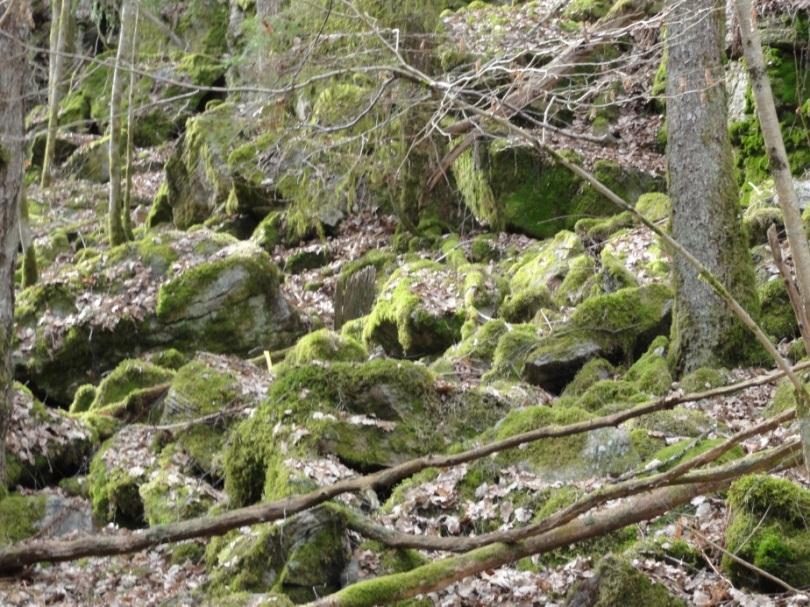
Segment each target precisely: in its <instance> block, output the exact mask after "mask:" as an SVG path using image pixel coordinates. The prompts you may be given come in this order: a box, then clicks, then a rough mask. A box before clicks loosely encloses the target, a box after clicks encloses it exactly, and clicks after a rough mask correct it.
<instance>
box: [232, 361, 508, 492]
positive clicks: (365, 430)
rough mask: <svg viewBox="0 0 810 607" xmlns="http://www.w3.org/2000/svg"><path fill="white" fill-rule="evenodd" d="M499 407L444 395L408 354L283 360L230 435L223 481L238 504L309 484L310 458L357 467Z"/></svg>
mask: <svg viewBox="0 0 810 607" xmlns="http://www.w3.org/2000/svg"><path fill="white" fill-rule="evenodd" d="M506 409H508V405H507V404H505V403H503V402H493V401H492V400H491V399H487V398H486V397H484V396H482V397H474V396H473V395H470V394H464V395H458V396H457V397H454V396H452V395H448V394H444V395H442V394H440V393H439V390H438V388H437V386H436V384H435V380H434V378H433V375H432V374H431V373H430V371H428V369H427V368H425V367H424V366H422V365H418V364H415V363H411V362H406V361H397V360H391V359H383V360H374V361H371V362H366V363H340V362H335V363H331V364H329V365H314V364H307V365H303V366H289V367H286V368H284V369H282V370H280V372H279V375H278V378H277V379H276V381H275V382H274V383H273V385H272V386H271V388H270V391H269V396H268V398H267V399H266V400H265V401H264V402H263V403H262V405H261V406H260V407H259V408H258V410H257V411H256V412H255V413H254V414H253V416H252V417H251V418H250V419H248V420H245V421H244V422H242V423H241V424H240V425H239V426H238V427H237V428H236V429H235V430H234V431H233V433H232V434H231V436H230V439H229V441H228V449H227V452H226V457H225V473H226V475H225V487H226V490H227V491H228V494H229V496H230V497H231V500H232V501H233V502H234V503H237V504H247V503H252V502H254V501H256V500H258V499H260V498H263V499H274V498H278V497H283V496H286V495H289V494H292V493H295V492H300V491H302V490H307V489H310V488H313V486H315V485H316V484H317V483H315V482H314V480H315V479H313V478H311V477H308V476H307V474H306V471H307V469H309V468H310V466H309V465H308V462H311V461H312V460H313V459H317V458H318V457H324V456H332V457H335V458H337V459H338V460H339V461H340V462H341V463H342V464H343V465H344V466H350V467H351V468H354V469H355V470H374V469H378V468H379V467H381V466H390V465H393V464H396V463H400V462H402V461H405V460H407V459H409V458H411V457H414V456H416V455H420V454H424V453H430V452H439V451H441V450H443V449H445V448H446V447H447V446H448V445H449V444H451V443H452V442H453V441H456V440H461V439H462V438H464V437H469V436H471V435H473V434H475V433H477V432H480V431H482V430H483V429H485V428H486V427H488V425H490V424H492V423H494V422H495V420H497V419H498V418H499V417H500V416H501V415H502V414H503V412H504V411H505V410H506ZM333 467H334V464H333Z"/></svg>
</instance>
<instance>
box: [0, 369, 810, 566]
mask: <svg viewBox="0 0 810 607" xmlns="http://www.w3.org/2000/svg"><path fill="white" fill-rule="evenodd" d="M807 368H810V361H805V362H804V363H801V364H799V365H796V366H795V367H794V370H795V371H799V370H802V369H807ZM783 375H784V372H782V371H774V372H770V373H766V374H764V375H760V376H758V377H754V378H751V379H748V380H745V381H742V382H738V383H736V384H730V385H728V386H722V387H719V388H714V389H711V390H705V391H702V392H695V393H691V394H681V395H678V394H675V395H671V396H666V397H663V398H659V399H656V400H653V401H651V402H649V403H644V404H641V405H638V406H636V407H633V408H632V409H629V410H627V411H622V412H619V413H614V414H612V415H606V416H604V417H599V418H595V419H592V420H587V421H584V422H579V423H575V424H570V425H568V426H557V427H553V426H552V427H547V428H539V429H537V430H532V431H529V432H524V433H522V434H517V435H515V436H512V437H509V438H506V439H504V440H501V441H496V442H493V443H489V444H486V445H481V446H479V447H475V448H473V449H470V450H468V451H463V452H461V453H456V454H451V455H427V456H424V457H419V458H416V459H413V460H409V461H407V462H403V463H402V464H399V465H397V466H393V467H391V468H387V469H385V470H380V471H379V472H374V473H372V474H367V475H365V476H359V477H355V478H350V479H346V480H343V481H339V482H337V483H334V484H332V485H328V486H326V487H322V488H320V489H317V490H315V491H312V492H310V493H306V494H303V495H296V496H292V497H289V498H285V499H282V500H277V501H274V502H269V503H259V504H255V505H252V506H246V507H244V508H237V509H235V510H230V511H228V512H224V513H222V514H219V515H216V516H211V517H198V518H193V519H189V520H186V521H180V522H177V523H171V524H167V525H158V526H155V527H150V528H148V529H142V530H137V531H119V532H116V533H113V534H95V535H88V536H84V537H79V538H76V539H73V540H48V541H44V540H35V541H28V542H21V543H19V544H14V545H13V546H10V547H8V548H6V549H4V550H0V573H8V572H14V571H18V570H19V569H21V568H23V567H25V566H27V565H32V564H34V563H39V562H43V561H52V562H57V561H69V560H75V559H78V558H82V557H86V556H109V555H114V554H127V553H130V552H137V551H139V550H145V549H147V548H150V547H152V546H157V545H160V544H168V543H172V542H179V541H183V540H188V539H192V538H198V537H211V536H215V535H222V534H224V533H227V532H228V531H230V530H231V529H236V528H238V527H243V526H245V525H255V524H258V523H265V522H270V521H277V520H281V519H284V518H287V517H288V516H291V515H293V514H296V513H298V512H302V511H304V510H307V509H309V508H312V507H314V506H317V505H319V504H322V503H324V502H327V501H329V500H330V499H332V498H334V497H337V496H338V495H341V494H344V493H353V492H359V491H364V490H366V489H381V488H387V487H391V486H392V485H394V484H396V483H398V482H400V481H402V480H404V479H406V478H408V477H410V476H412V475H414V474H416V473H417V472H420V471H422V470H425V469H427V468H447V467H450V466H456V465H459V464H464V463H468V462H471V461H475V460H478V459H481V458H483V457H486V456H488V455H492V454H493V453H497V452H499V451H505V450H507V449H514V448H516V447H519V446H520V445H524V444H528V443H531V442H535V441H538V440H541V439H544V438H559V437H563V436H572V435H575V434H580V433H583V432H589V431H591V430H596V429H599V428H606V427H614V426H618V425H620V424H622V423H624V422H626V421H628V420H630V419H634V418H636V417H640V416H642V415H646V414H648V413H653V412H655V411H662V410H665V409H671V408H673V407H675V406H676V405H678V404H681V403H685V402H691V401H698V400H702V399H705V398H712V397H715V396H723V395H726V394H733V393H735V392H738V391H740V390H744V389H746V388H750V387H753V386H760V385H764V384H768V383H771V382H773V381H776V380H777V379H779V378H781V377H782V376H783Z"/></svg>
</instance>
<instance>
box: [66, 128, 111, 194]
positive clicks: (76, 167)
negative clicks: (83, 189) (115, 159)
mask: <svg viewBox="0 0 810 607" xmlns="http://www.w3.org/2000/svg"><path fill="white" fill-rule="evenodd" d="M60 172H61V173H62V174H63V175H65V176H66V177H72V178H75V179H84V180H86V181H92V182H95V183H107V181H109V179H110V138H109V137H99V138H96V139H92V140H90V141H87V142H85V143H84V144H82V145H81V146H79V147H78V148H76V149H75V150H74V151H73V153H72V154H71V155H70V157H69V158H68V159H67V161H66V162H65V164H64V166H62V168H61V169H60Z"/></svg>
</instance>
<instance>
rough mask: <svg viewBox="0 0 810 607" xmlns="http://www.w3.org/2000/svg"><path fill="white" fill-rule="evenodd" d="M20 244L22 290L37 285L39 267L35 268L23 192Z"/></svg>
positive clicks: (25, 198)
mask: <svg viewBox="0 0 810 607" xmlns="http://www.w3.org/2000/svg"><path fill="white" fill-rule="evenodd" d="M20 242H21V243H22V252H23V262H22V285H21V286H22V288H23V289H25V288H26V287H30V286H32V285H35V284H37V281H38V280H39V267H38V266H37V250H36V247H35V246H34V239H33V238H32V236H31V222H30V218H29V217H28V197H27V196H26V195H25V192H24V191H23V192H22V194H21V195H20Z"/></svg>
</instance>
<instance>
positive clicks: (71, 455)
mask: <svg viewBox="0 0 810 607" xmlns="http://www.w3.org/2000/svg"><path fill="white" fill-rule="evenodd" d="M93 444H94V436H93V432H92V430H91V428H90V427H88V426H87V425H86V424H84V423H83V422H82V421H80V420H77V419H74V418H72V417H70V416H68V415H67V414H66V413H65V412H64V411H61V410H59V409H50V408H48V407H45V406H44V405H43V404H42V403H41V402H40V401H39V400H38V399H37V398H36V397H35V396H34V395H33V394H32V393H31V391H30V390H28V388H26V387H25V386H23V385H21V384H17V383H15V384H14V390H13V392H12V407H11V417H10V419H9V425H8V434H7V436H6V465H7V468H6V484H7V485H8V486H9V487H15V486H17V485H22V486H24V487H43V486H45V485H46V484H48V483H52V482H54V481H58V480H60V479H62V478H65V477H67V476H71V475H73V474H76V473H77V472H79V471H80V470H82V469H84V468H85V467H86V466H87V461H88V459H89V457H90V453H91V451H92V449H93Z"/></svg>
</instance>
